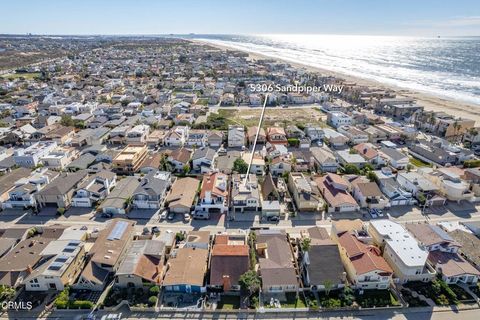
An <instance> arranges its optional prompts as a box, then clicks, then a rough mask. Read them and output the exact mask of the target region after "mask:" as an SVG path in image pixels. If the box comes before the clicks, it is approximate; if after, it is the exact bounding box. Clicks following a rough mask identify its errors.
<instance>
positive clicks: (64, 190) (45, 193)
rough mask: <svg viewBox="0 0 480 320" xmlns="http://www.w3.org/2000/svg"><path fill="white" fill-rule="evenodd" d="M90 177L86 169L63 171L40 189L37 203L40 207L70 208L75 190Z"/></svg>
mask: <svg viewBox="0 0 480 320" xmlns="http://www.w3.org/2000/svg"><path fill="white" fill-rule="evenodd" d="M87 178H88V173H87V171H86V170H80V171H77V172H72V173H62V174H61V175H60V176H59V177H58V178H57V179H55V180H53V181H52V182H50V183H49V184H47V185H46V186H45V188H43V189H42V190H40V191H39V192H38V193H37V194H36V195H35V197H36V200H37V204H38V206H39V207H40V208H43V207H57V208H69V207H70V205H71V204H72V198H73V195H74V193H75V190H77V188H78V187H79V186H80V184H81V183H82V182H84V181H85V180H86V179H87Z"/></svg>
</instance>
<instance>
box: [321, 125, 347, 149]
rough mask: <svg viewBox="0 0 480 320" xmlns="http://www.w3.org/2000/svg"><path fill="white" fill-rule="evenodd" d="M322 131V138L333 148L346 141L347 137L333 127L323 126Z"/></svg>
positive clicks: (341, 145) (342, 144)
mask: <svg viewBox="0 0 480 320" xmlns="http://www.w3.org/2000/svg"><path fill="white" fill-rule="evenodd" d="M323 133H324V137H325V138H324V139H325V140H326V141H327V143H328V144H329V145H331V146H332V147H334V148H340V147H343V146H345V145H346V144H347V143H348V138H347V137H346V136H345V135H343V134H341V133H340V132H337V131H335V130H333V129H329V128H325V129H323Z"/></svg>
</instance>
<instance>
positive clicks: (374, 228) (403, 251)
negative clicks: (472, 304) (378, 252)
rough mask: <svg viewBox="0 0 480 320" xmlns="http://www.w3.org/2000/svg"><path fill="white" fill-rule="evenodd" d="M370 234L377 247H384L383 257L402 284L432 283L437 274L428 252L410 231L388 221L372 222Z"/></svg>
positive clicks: (369, 229) (369, 228)
mask: <svg viewBox="0 0 480 320" xmlns="http://www.w3.org/2000/svg"><path fill="white" fill-rule="evenodd" d="M368 232H369V233H370V235H371V236H372V238H373V241H374V243H375V244H376V245H378V246H380V247H383V257H384V258H385V260H386V261H387V262H388V264H389V265H390V267H392V269H393V270H394V277H395V278H398V281H399V282H400V283H406V282H408V281H423V282H429V281H431V280H432V279H433V278H434V277H435V275H436V274H437V272H436V271H435V269H434V268H433V267H432V266H431V265H430V264H429V263H428V261H427V259H428V251H427V250H426V249H425V247H423V246H422V245H420V244H419V243H418V242H417V240H415V238H414V237H413V236H412V235H411V234H410V233H408V231H407V230H406V229H405V228H404V227H403V226H402V225H401V224H398V223H396V222H393V221H390V220H388V219H381V220H371V221H370V224H369V227H368Z"/></svg>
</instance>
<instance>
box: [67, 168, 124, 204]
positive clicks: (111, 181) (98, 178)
mask: <svg viewBox="0 0 480 320" xmlns="http://www.w3.org/2000/svg"><path fill="white" fill-rule="evenodd" d="M116 183H117V175H116V174H115V173H113V172H111V171H107V170H102V171H99V172H97V173H96V174H95V175H91V176H90V177H88V179H86V180H84V181H83V182H82V183H81V184H80V185H79V186H78V188H77V190H75V193H74V195H73V197H72V207H86V208H91V207H93V206H95V205H96V204H97V203H99V202H101V201H102V200H103V199H105V197H106V196H107V195H109V194H110V190H112V188H113V187H115V185H116Z"/></svg>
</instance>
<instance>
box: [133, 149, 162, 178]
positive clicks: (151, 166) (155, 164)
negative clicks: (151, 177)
mask: <svg viewBox="0 0 480 320" xmlns="http://www.w3.org/2000/svg"><path fill="white" fill-rule="evenodd" d="M163 157H164V154H162V153H159V152H149V153H148V156H147V157H146V158H145V160H143V162H142V164H141V165H140V167H139V168H138V169H139V171H140V173H143V174H148V173H149V172H152V171H154V172H155V171H157V170H158V169H159V168H160V165H161V163H162V159H163Z"/></svg>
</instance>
